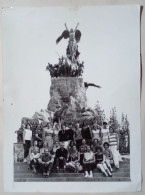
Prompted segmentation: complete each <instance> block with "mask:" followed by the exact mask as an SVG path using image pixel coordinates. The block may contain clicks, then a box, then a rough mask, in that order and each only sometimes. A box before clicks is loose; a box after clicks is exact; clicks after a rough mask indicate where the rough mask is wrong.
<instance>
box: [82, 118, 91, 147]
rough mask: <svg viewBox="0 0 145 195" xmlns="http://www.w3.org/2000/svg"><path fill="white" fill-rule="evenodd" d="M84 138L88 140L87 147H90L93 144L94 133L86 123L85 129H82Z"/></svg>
mask: <svg viewBox="0 0 145 195" xmlns="http://www.w3.org/2000/svg"><path fill="white" fill-rule="evenodd" d="M82 137H83V139H85V140H86V143H87V145H89V146H90V145H91V143H92V131H91V129H90V127H89V125H88V124H86V123H85V122H84V123H83V127H82Z"/></svg>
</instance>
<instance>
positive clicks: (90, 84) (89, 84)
mask: <svg viewBox="0 0 145 195" xmlns="http://www.w3.org/2000/svg"><path fill="white" fill-rule="evenodd" d="M89 86H92V87H97V88H101V87H100V86H99V85H95V84H94V83H88V87H89Z"/></svg>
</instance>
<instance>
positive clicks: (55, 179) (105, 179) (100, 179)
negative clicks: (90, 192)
mask: <svg viewBox="0 0 145 195" xmlns="http://www.w3.org/2000/svg"><path fill="white" fill-rule="evenodd" d="M14 181H15V182H114V181H116V182H127V181H128V182H130V181H131V180H130V178H129V177H118V178H116V177H105V176H104V177H93V178H85V177H48V178H43V177H42V178H15V179H14Z"/></svg>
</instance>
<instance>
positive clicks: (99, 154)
mask: <svg viewBox="0 0 145 195" xmlns="http://www.w3.org/2000/svg"><path fill="white" fill-rule="evenodd" d="M95 157H96V164H97V168H98V169H100V170H101V171H102V173H104V174H105V176H106V177H108V176H109V177H112V173H111V172H110V171H109V169H108V167H107V166H106V163H105V157H104V154H103V151H102V148H101V147H98V148H97V149H96V155H95Z"/></svg>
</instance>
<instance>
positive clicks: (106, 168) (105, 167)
mask: <svg viewBox="0 0 145 195" xmlns="http://www.w3.org/2000/svg"><path fill="white" fill-rule="evenodd" d="M103 167H104V169H105V171H106V172H107V173H108V175H109V176H112V174H111V172H110V171H109V169H108V167H107V165H106V163H103Z"/></svg>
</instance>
